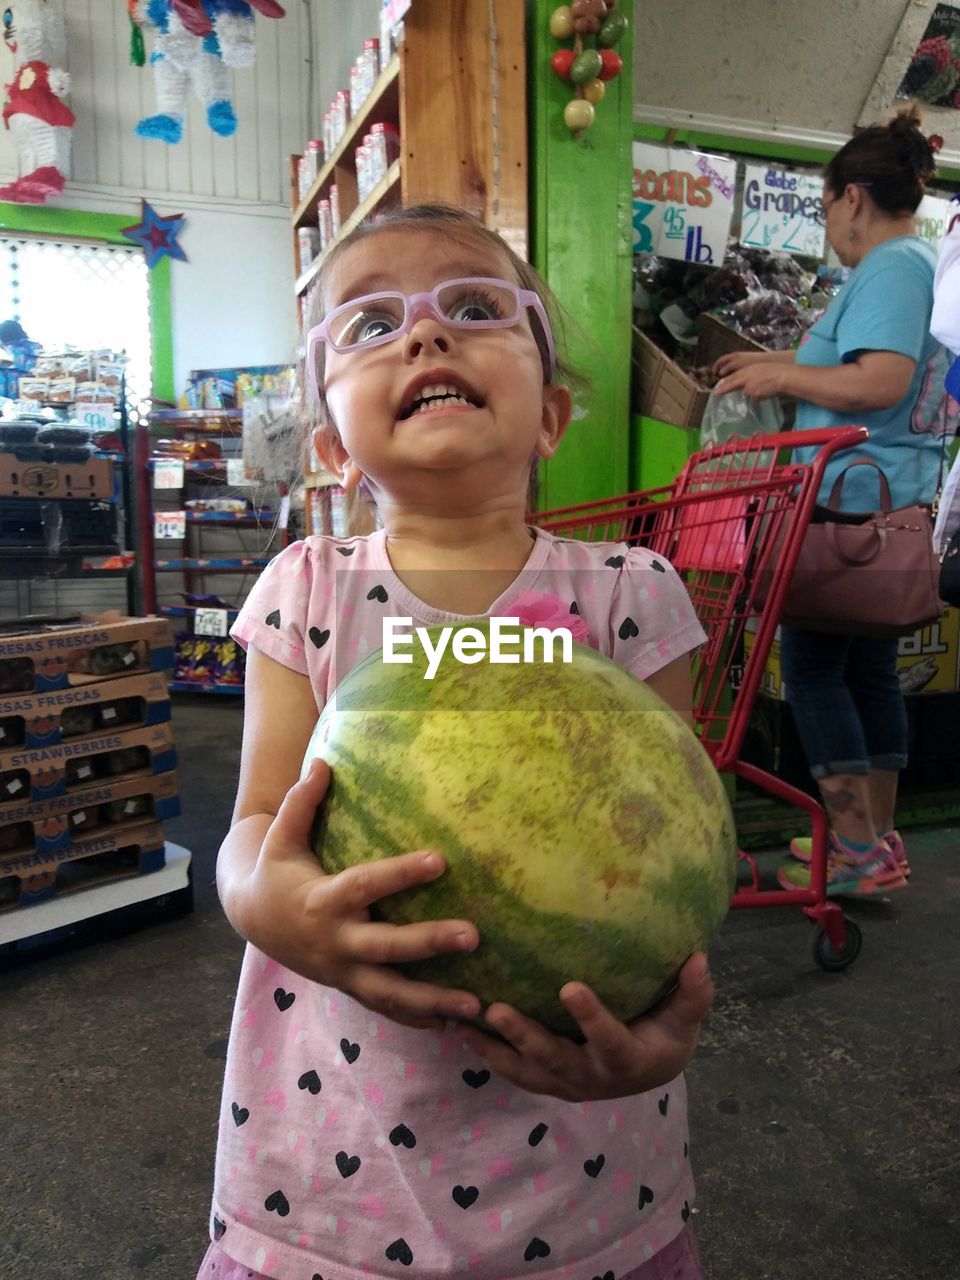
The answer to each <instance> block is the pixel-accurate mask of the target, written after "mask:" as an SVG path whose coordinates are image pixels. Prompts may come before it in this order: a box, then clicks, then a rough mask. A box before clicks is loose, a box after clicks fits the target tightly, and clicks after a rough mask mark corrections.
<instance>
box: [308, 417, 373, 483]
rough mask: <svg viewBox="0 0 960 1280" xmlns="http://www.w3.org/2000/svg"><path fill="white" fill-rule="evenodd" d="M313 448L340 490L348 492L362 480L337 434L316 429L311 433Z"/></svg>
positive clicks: (333, 431) (319, 428)
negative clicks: (336, 481)
mask: <svg viewBox="0 0 960 1280" xmlns="http://www.w3.org/2000/svg"><path fill="white" fill-rule="evenodd" d="M313 447H314V449H315V450H316V453H317V457H318V458H319V459H320V461H321V462H322V463H323V465H324V466H325V467H326V469H327V470H328V471H329V472H330V473H331V475H335V476H336V477H337V479H338V480H339V481H340V488H341V489H343V490H345V491H346V492H349V491H350V490H351V489H355V488H356V487H357V485H358V484H359V483H360V481H361V480H362V479H363V472H362V471H361V470H360V468H359V467H358V466H357V464H356V463H355V462H354V461H353V459H352V458H351V457H350V455H349V453H347V451H346V449H345V448H344V447H343V441H342V440H341V439H340V434H339V432H337V431H335V430H331V429H329V428H324V427H318V428H317V429H316V431H314V433H313Z"/></svg>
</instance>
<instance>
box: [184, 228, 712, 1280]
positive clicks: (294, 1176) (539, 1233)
mask: <svg viewBox="0 0 960 1280" xmlns="http://www.w3.org/2000/svg"><path fill="white" fill-rule="evenodd" d="M319 299H320V301H319V306H320V308H321V313H322V314H323V321H322V323H321V324H319V325H317V326H315V327H314V328H313V329H311V331H310V334H309V337H308V376H310V377H311V378H312V379H313V382H314V390H315V393H316V395H317V398H318V400H319V404H320V408H321V411H322V418H323V422H324V426H323V427H322V428H321V429H320V432H319V440H318V447H319V449H320V451H321V453H322V455H323V457H324V459H325V461H326V464H327V466H328V467H329V468H330V469H331V470H332V471H333V472H334V473H335V474H336V475H337V476H338V477H339V478H340V481H341V483H342V484H343V486H344V488H346V489H348V490H351V489H354V488H356V486H357V485H359V484H360V483H361V482H363V484H364V487H365V488H367V489H368V491H369V492H370V493H371V494H372V496H373V497H374V499H375V501H376V504H377V508H378V510H379V515H380V519H381V521H382V528H380V529H379V530H378V531H377V532H376V533H373V534H371V535H368V536H366V537H359V538H348V539H336V538H327V537H312V538H308V539H306V540H304V541H302V542H298V543H295V544H294V545H293V546H291V547H289V548H287V550H285V551H284V552H282V553H281V554H280V555H279V556H278V557H277V558H276V559H275V560H274V561H273V563H272V564H271V565H270V567H269V569H268V570H267V571H266V572H265V573H264V575H263V577H262V578H261V580H260V582H259V583H258V584H257V587H256V589H255V590H254V591H253V593H252V594H251V596H250V598H249V600H248V602H247V604H246V606H245V607H244V609H243V611H242V612H241V615H240V617H239V619H238V621H237V623H236V626H235V628H234V635H235V636H236V637H237V638H238V639H239V640H241V641H242V642H243V643H244V645H245V646H247V650H248V659H247V686H246V689H247V694H246V714H245V721H244V735H243V754H242V761H241V767H240V781H239V789H238V795H237V803H236V809H235V812H234V819H233V826H232V828H231V830H230V833H229V834H228V836H227V838H226V839H225V841H224V843H223V846H222V848H221V851H220V859H219V865H218V883H219V889H220V895H221V898H222V901H223V905H224V909H225V910H226V912H227V915H228V916H229V918H230V920H231V922H232V923H233V925H234V926H235V927H236V929H237V930H238V931H239V932H240V933H241V934H242V935H243V936H244V937H245V938H246V939H247V940H248V943H249V944H250V945H249V946H248V947H247V951H246V955H245V957H244V962H243V971H242V974H241V978H240V989H239V992H238V997H237V1004H236V1011H235V1014H234V1019H233V1026H232V1029H231V1036H230V1048H229V1053H228V1058H227V1067H226V1078H225V1086H224V1094H223V1106H222V1113H221V1120H220V1138H219V1148H218V1154H217V1170H216V1187H215V1192H214V1203H213V1211H212V1215H211V1233H212V1237H213V1243H212V1244H211V1246H210V1248H209V1250H208V1252H207V1255H206V1257H205V1259H204V1261H203V1265H202V1266H201V1269H200V1276H201V1277H203V1280H241V1278H242V1280H249V1278H250V1277H251V1276H252V1277H255V1278H257V1280H262V1278H263V1277H275V1278H277V1280H321V1278H322V1280H361V1278H362V1277H369V1276H378V1277H394V1276H411V1277H416V1280H434V1278H436V1280H439V1278H440V1277H444V1278H446V1277H448V1276H450V1275H451V1274H454V1273H456V1272H461V1271H462V1272H466V1273H468V1274H470V1275H471V1276H474V1277H477V1278H478V1280H512V1278H513V1277H520V1276H528V1275H533V1276H538V1277H545V1276H558V1277H559V1276H561V1275H562V1276H571V1277H577V1278H579V1277H584V1278H585V1280H589V1277H591V1276H600V1277H604V1280H613V1278H614V1277H615V1278H616V1280H626V1278H627V1277H630V1280H668V1278H669V1280H698V1278H700V1277H701V1271H700V1267H699V1263H698V1261H697V1249H696V1243H695V1240H694V1237H693V1232H692V1229H691V1224H690V1222H689V1221H688V1219H689V1217H690V1211H691V1204H692V1203H693V1181H692V1177H691V1173H690V1166H689V1160H688V1152H687V1127H686V1113H685V1112H686V1107H685V1091H684V1082H683V1079H682V1077H681V1076H680V1074H679V1073H680V1072H681V1071H682V1070H683V1068H684V1066H685V1065H686V1063H687V1062H688V1060H689V1059H690V1057H691V1055H692V1053H693V1050H694V1048H695V1045H696V1041H697V1036H698V1032H699V1024H700V1020H701V1019H702V1018H703V1016H704V1015H705V1014H706V1012H707V1010H708V1008H709V1005H710V1001H711V998H712V984H711V981H710V978H709V976H708V974H707V969H706V961H705V957H703V956H702V955H696V956H693V957H691V958H690V960H688V962H687V963H686V965H685V966H684V967H683V969H682V970H681V973H680V976H679V979H678V984H677V987H676V989H675V990H674V992H673V993H672V995H671V996H670V997H669V998H668V999H667V1000H666V1001H664V1002H663V1004H662V1005H661V1006H660V1007H659V1008H658V1010H657V1011H656V1012H654V1013H652V1014H650V1015H648V1016H646V1017H644V1018H641V1019H640V1020H638V1021H637V1022H636V1023H634V1024H632V1025H631V1026H625V1025H623V1024H622V1023H620V1022H618V1021H617V1020H616V1019H614V1018H613V1017H612V1016H611V1014H610V1013H609V1012H608V1011H607V1010H606V1009H604V1007H603V1006H602V1005H601V1003H600V1002H599V1000H598V999H597V997H596V996H595V995H594V994H593V993H592V992H591V991H590V990H589V988H587V987H585V986H584V985H583V984H582V983H577V982H570V983H568V984H567V985H566V986H565V987H564V989H563V992H562V998H563V1000H564V1003H565V1005H566V1007H567V1009H568V1010H569V1012H570V1013H571V1014H572V1015H573V1016H574V1017H575V1018H576V1020H577V1022H578V1023H579V1025H580V1027H581V1029H582V1032H583V1037H584V1039H583V1043H575V1042H574V1041H572V1040H567V1039H561V1038H560V1037H557V1036H555V1035H553V1034H551V1033H549V1032H548V1031H546V1030H545V1029H544V1028H543V1027H540V1026H538V1025H537V1024H535V1023H533V1022H531V1021H530V1020H529V1019H526V1018H524V1017H522V1016H521V1015H520V1014H519V1013H517V1012H516V1011H515V1010H513V1009H511V1008H509V1007H508V1006H507V1005H504V1004H496V1005H493V1006H491V1007H490V1008H488V1009H486V1010H483V1009H481V1007H480V1003H479V1001H478V1000H477V998H476V997H475V996H473V995H471V994H470V993H469V992H467V991H451V990H446V989H443V988H439V987H434V986H430V985H427V984H424V983H418V982H413V981H411V980H410V979H408V978H407V977H405V976H404V973H403V967H402V966H403V962H404V961H405V960H412V959H415V958H419V957H423V956H428V955H435V954H438V953H441V952H444V951H453V950H465V951H469V950H472V949H473V948H475V947H477V946H478V945H483V933H482V927H481V928H480V929H479V930H478V927H477V924H476V922H473V921H466V920H440V921H435V922H431V923H426V924H420V925H410V926H405V927H393V926H389V925H385V924H380V923H374V922H372V921H371V919H370V914H369V908H370V907H371V906H372V905H373V904H374V903H375V902H376V901H377V900H378V899H380V898H383V897H385V896H387V895H389V894H392V893H396V892H397V891H399V890H401V889H404V888H409V887H411V886H414V885H417V884H420V883H425V882H427V881H430V880H433V879H435V878H436V877H438V876H440V875H442V874H443V871H444V861H443V852H444V851H443V850H442V849H440V850H416V851H411V852H410V853H408V854H405V855H403V856H401V857H396V858H386V859H381V860H379V861H376V862H374V863H372V864H370V865H367V866H365V867H363V868H355V869H352V870H349V871H346V872H343V873H342V874H340V875H337V876H327V875H324V873H323V871H322V870H321V867H320V865H319V862H318V861H317V859H316V857H315V856H314V854H313V853H312V852H311V850H310V844H309V833H310V826H311V822H312V819H313V816H314V813H315V811H316V808H317V806H318V805H319V804H320V802H321V801H322V799H323V796H324V794H325V791H326V787H327V784H328V782H329V778H330V775H329V770H328V769H327V768H326V766H324V765H322V764H319V763H317V764H314V765H313V766H312V768H311V769H310V770H309V771H308V772H307V774H306V776H305V777H304V778H303V780H302V781H298V778H299V775H300V768H301V761H302V758H303V755H304V752H305V749H306V746H307V743H308V741H309V739H310V735H311V732H312V730H313V727H314V725H315V723H316V720H317V715H318V711H319V709H320V708H321V707H322V706H323V705H324V703H325V701H326V700H327V699H328V698H329V697H330V695H331V693H332V691H333V689H334V686H335V684H336V683H337V681H338V680H339V679H340V678H342V676H343V675H344V674H345V673H346V672H347V671H349V670H350V668H351V667H352V666H353V665H354V664H356V663H357V662H359V661H360V660H361V658H362V657H363V656H364V654H365V653H366V652H368V651H370V650H374V649H378V648H379V647H380V645H381V642H382V640H381V637H382V624H383V619H384V618H385V617H387V616H398V615H399V616H407V617H412V618H413V620H414V623H415V624H416V625H432V624H437V623H441V622H451V621H454V620H457V619H463V618H469V617H477V616H481V615H490V614H499V615H507V616H510V615H511V610H512V608H513V607H514V604H515V602H516V608H517V609H518V611H520V612H522V611H523V610H524V609H530V608H531V607H532V608H533V609H534V611H535V612H536V610H537V609H538V608H539V609H540V610H541V611H542V610H546V611H547V612H551V611H554V610H556V609H557V608H558V607H559V608H560V609H561V612H563V613H566V614H567V615H568V617H569V615H571V614H576V615H579V616H578V617H577V618H576V621H577V623H578V624H579V626H580V627H581V628H582V630H581V632H580V634H581V635H585V636H586V637H587V642H588V643H590V644H592V645H594V646H595V647H596V648H598V649H600V650H601V651H602V652H604V653H606V654H607V655H609V656H610V657H612V658H613V659H614V660H615V661H617V662H619V663H621V664H622V665H623V666H625V667H626V668H627V669H628V670H630V671H632V672H633V673H634V674H635V675H636V676H638V677H639V678H640V679H643V680H647V681H648V683H649V684H650V685H651V686H652V687H653V688H654V689H655V690H656V691H657V692H658V693H660V694H661V696H663V697H664V698H665V699H666V700H667V701H668V702H669V703H670V704H671V705H672V706H673V707H675V709H676V710H677V711H678V712H680V713H681V714H682V715H685V716H687V717H689V715H690V676H689V659H688V654H689V651H690V650H691V649H693V648H695V647H696V646H697V645H698V644H700V643H702V641H703V639H704V636H703V632H702V631H701V629H700V626H699V624H698V623H697V621H696V618H695V616H694V614H693V611H692V609H691V606H690V602H689V599H688V598H687V595H686V592H685V590H684V588H683V585H682V583H681V582H680V580H679V578H678V577H677V576H676V574H675V573H674V572H673V571H672V570H671V569H670V568H669V566H668V565H666V564H665V563H664V561H663V560H662V559H661V558H659V557H654V556H652V555H651V554H649V553H648V552H645V551H643V550H639V549H634V548H628V547H626V546H624V545H618V544H610V543H607V544H599V543H593V544H587V543H582V542H576V541H565V540H562V539H557V538H554V537H551V536H550V535H548V534H546V533H544V532H542V531H539V530H534V529H531V528H529V527H528V526H527V524H526V523H525V520H524V513H525V509H526V496H527V489H528V479H529V476H530V467H531V460H532V459H533V458H535V457H541V458H549V457H551V456H552V455H553V453H554V451H555V450H556V448H557V445H558V444H559V442H560V439H561V437H562V435H563V433H564V431H565V429H566V427H567V423H568V421H569V419H570V412H571V398H570V394H569V392H568V391H567V389H566V387H565V386H564V385H563V384H562V383H561V382H560V381H559V380H558V377H557V363H556V356H555V350H554V343H553V337H552V334H551V326H550V322H549V320H548V318H547V312H546V305H547V290H546V286H545V285H544V284H543V283H542V281H540V279H539V277H538V276H537V275H536V273H535V272H534V271H532V270H531V268H530V267H529V266H527V265H526V264H525V263H523V262H522V261H521V260H520V259H519V258H518V257H517V256H516V255H515V254H514V253H513V252H512V251H511V250H510V249H509V248H508V247H507V245H506V244H505V243H504V242H503V241H502V240H501V239H500V238H499V237H498V236H496V235H495V234H494V233H492V232H490V231H488V230H487V229H486V228H484V227H483V226H482V225H481V224H480V223H478V222H477V221H476V220H475V219H473V218H471V217H470V216H468V215H467V214H465V213H462V212H460V211H457V210H453V209H447V208H443V207H420V208H417V209H409V210H405V211H402V212H398V213H396V214H393V215H391V216H390V217H388V218H387V219H384V220H383V221H381V222H378V223H376V224H373V225H363V226H361V227H359V228H358V229H357V230H356V231H354V232H353V233H352V234H351V235H350V236H348V237H347V238H346V239H345V240H344V241H343V242H342V243H341V244H340V245H339V246H338V247H337V249H336V250H335V251H334V252H333V253H332V254H331V256H330V258H329V260H328V261H327V263H326V264H325V266H324V270H323V275H322V280H321V286H320V290H319ZM531 600H532V601H533V605H532V606H531ZM627 624H629V625H627ZM481 1014H482V1015H483V1017H484V1018H485V1020H486V1023H487V1024H488V1025H489V1026H490V1027H491V1028H492V1030H493V1032H494V1033H495V1034H491V1035H487V1034H485V1033H484V1032H482V1031H480V1030H478V1029H477V1028H476V1027H474V1026H472V1025H471V1026H466V1025H465V1024H464V1023H463V1022H461V1021H456V1020H457V1019H462V1018H477V1017H478V1016H479V1015H481Z"/></svg>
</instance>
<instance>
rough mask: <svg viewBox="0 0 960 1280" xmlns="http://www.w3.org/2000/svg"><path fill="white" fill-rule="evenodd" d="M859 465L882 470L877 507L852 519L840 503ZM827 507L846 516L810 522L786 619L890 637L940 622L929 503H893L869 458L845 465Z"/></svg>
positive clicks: (794, 623) (810, 627) (816, 627)
mask: <svg viewBox="0 0 960 1280" xmlns="http://www.w3.org/2000/svg"><path fill="white" fill-rule="evenodd" d="M857 466H868V467H874V468H875V469H876V470H877V472H878V473H879V477H880V510H879V511H874V512H873V513H872V514H870V515H867V516H865V517H864V518H863V520H862V522H860V523H855V524H851V523H847V522H846V521H844V520H843V518H842V517H843V514H844V513H841V512H840V510H839V506H840V494H841V491H842V489H843V481H844V478H845V477H846V475H847V472H848V471H850V470H851V469H852V468H853V467H857ZM827 509H828V510H830V511H835V512H837V514H838V516H840V517H841V518H840V519H837V520H831V519H829V518H828V519H825V520H824V521H823V523H817V524H811V525H810V526H809V527H808V529H807V532H806V533H805V534H804V538H803V543H802V545H801V547H800V555H799V557H798V559H797V566H796V568H795V569H794V572H793V575H792V577H791V579H790V584H789V586H788V587H787V593H786V598H785V600H784V603H783V611H782V614H781V621H783V622H786V623H787V624H788V625H790V626H793V627H801V628H803V629H805V630H807V631H836V632H842V633H844V634H846V635H861V636H889V637H893V636H901V635H905V634H907V633H908V632H911V631H915V630H916V629H917V628H918V627H922V626H924V625H925V624H926V623H928V622H935V621H936V620H937V618H939V616H940V614H941V612H942V609H943V606H942V604H941V602H940V598H939V595H938V590H937V588H938V578H939V570H940V564H939V561H938V558H937V556H936V554H935V553H934V550H933V520H932V519H931V516H930V512H929V510H928V509H927V508H926V507H924V506H921V505H919V504H917V505H915V506H911V507H898V508H897V509H896V510H895V511H894V510H891V507H890V486H889V484H888V483H887V477H886V476H885V475H884V473H883V471H882V470H881V469H880V467H878V466H877V464H876V463H875V462H871V460H870V459H869V458H857V459H856V460H855V461H853V462H851V463H850V465H849V466H847V467H845V468H844V470H843V471H841V473H840V475H838V476H837V478H836V481H835V482H834V485H833V488H832V489H831V491H830V497H829V499H828V501H827Z"/></svg>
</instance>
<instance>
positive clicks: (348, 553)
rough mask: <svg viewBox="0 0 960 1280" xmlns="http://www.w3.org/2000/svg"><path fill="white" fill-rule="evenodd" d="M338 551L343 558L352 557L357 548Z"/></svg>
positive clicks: (342, 548)
mask: <svg viewBox="0 0 960 1280" xmlns="http://www.w3.org/2000/svg"><path fill="white" fill-rule="evenodd" d="M337 550H338V551H339V552H340V554H341V555H342V556H352V555H353V553H354V551H356V547H337Z"/></svg>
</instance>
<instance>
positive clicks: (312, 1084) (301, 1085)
mask: <svg viewBox="0 0 960 1280" xmlns="http://www.w3.org/2000/svg"><path fill="white" fill-rule="evenodd" d="M297 1088H298V1089H309V1090H310V1092H311V1093H319V1092H320V1090H321V1089H322V1088H323V1085H322V1084H321V1082H320V1077H319V1076H318V1075H317V1073H316V1072H315V1071H313V1070H312V1069H311V1070H310V1071H305V1072H304V1073H303V1075H302V1076H301V1077H300V1079H299V1080H298V1081H297Z"/></svg>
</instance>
